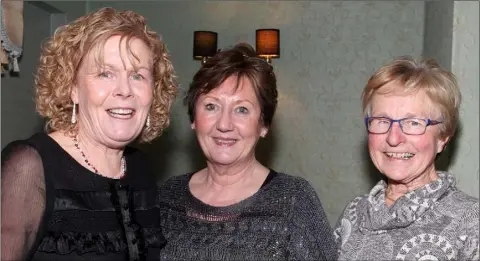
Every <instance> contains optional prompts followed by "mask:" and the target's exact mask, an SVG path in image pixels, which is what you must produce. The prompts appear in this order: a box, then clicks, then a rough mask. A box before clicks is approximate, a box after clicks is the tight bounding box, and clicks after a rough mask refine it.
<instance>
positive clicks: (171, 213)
mask: <svg viewBox="0 0 480 261" xmlns="http://www.w3.org/2000/svg"><path fill="white" fill-rule="evenodd" d="M191 176H192V174H185V175H181V176H177V177H173V178H170V179H169V180H168V181H166V182H165V183H164V184H163V185H162V186H161V187H160V189H159V207H160V214H161V219H160V220H161V226H162V231H163V233H164V236H165V237H166V239H167V245H166V246H165V248H163V249H162V250H161V255H160V256H161V260H255V261H257V260H334V259H335V257H336V248H335V244H334V240H333V236H332V234H330V233H331V232H332V230H331V228H330V225H329V223H328V221H327V218H326V216H325V213H324V210H323V208H322V205H321V203H320V200H319V199H318V197H317V194H316V193H315V191H314V189H313V188H312V186H311V185H310V184H309V183H308V182H307V181H306V180H304V179H302V178H299V177H293V176H290V175H286V174H282V173H277V172H274V171H271V172H270V174H269V176H268V177H267V182H265V183H264V184H263V186H262V187H261V188H260V189H259V190H258V191H257V192H256V193H255V194H254V195H252V196H251V197H249V198H247V199H245V200H242V201H240V202H239V203H236V204H234V205H230V206H226V207H214V206H210V205H207V204H205V203H203V202H202V201H200V200H199V199H197V198H196V197H194V196H193V195H192V194H191V192H190V190H189V186H188V183H189V180H190V178H191Z"/></svg>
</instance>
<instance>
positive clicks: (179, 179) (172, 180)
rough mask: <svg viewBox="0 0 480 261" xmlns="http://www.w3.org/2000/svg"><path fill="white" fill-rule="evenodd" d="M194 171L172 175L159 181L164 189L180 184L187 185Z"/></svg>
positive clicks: (173, 187)
mask: <svg viewBox="0 0 480 261" xmlns="http://www.w3.org/2000/svg"><path fill="white" fill-rule="evenodd" d="M192 174H193V173H190V172H189V173H184V174H180V175H175V176H171V177H169V178H167V179H165V180H163V181H160V182H159V183H158V186H159V187H160V188H162V189H175V188H178V187H180V186H182V187H183V186H185V185H187V184H188V180H189V179H190V177H191V176H192Z"/></svg>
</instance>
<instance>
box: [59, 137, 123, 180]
mask: <svg viewBox="0 0 480 261" xmlns="http://www.w3.org/2000/svg"><path fill="white" fill-rule="evenodd" d="M65 136H66V137H68V138H69V139H70V144H73V146H74V151H73V153H76V155H80V157H79V158H80V160H81V161H80V163H81V164H82V165H84V166H85V164H84V163H85V160H87V161H88V162H89V163H90V164H86V166H85V167H87V168H88V169H90V170H92V171H94V172H97V174H99V175H101V176H104V177H108V178H119V177H121V176H123V173H121V172H122V166H121V165H122V157H123V150H120V149H112V148H108V147H107V146H105V145H103V144H102V143H101V142H99V141H97V140H96V139H94V138H92V136H91V135H88V134H87V133H85V132H82V131H81V130H79V131H78V134H77V135H76V136H75V139H72V138H70V137H69V136H68V135H65ZM75 143H76V144H75ZM82 152H83V154H82Z"/></svg>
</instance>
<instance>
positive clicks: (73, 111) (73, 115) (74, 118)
mask: <svg viewBox="0 0 480 261" xmlns="http://www.w3.org/2000/svg"><path fill="white" fill-rule="evenodd" d="M76 105H77V104H76V103H73V109H72V124H75V123H77V106H76Z"/></svg>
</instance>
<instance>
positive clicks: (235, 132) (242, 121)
mask: <svg viewBox="0 0 480 261" xmlns="http://www.w3.org/2000/svg"><path fill="white" fill-rule="evenodd" d="M236 85H237V78H236V77H235V76H231V77H229V78H227V79H226V80H225V81H224V82H223V83H222V84H221V85H220V86H218V87H217V88H215V89H213V90H212V91H211V92H209V93H207V94H204V95H201V96H200V97H199V98H198V100H197V102H196V105H195V118H194V121H193V123H192V128H194V129H195V131H196V134H197V139H198V142H199V144H200V147H201V148H202V150H203V153H204V154H205V156H206V158H207V160H208V161H209V162H210V163H212V164H219V165H232V164H238V163H240V164H241V163H244V162H249V161H250V160H252V159H254V158H255V145H256V144H257V142H258V139H259V138H260V137H263V136H265V135H266V134H267V128H265V127H264V126H263V124H262V123H261V119H260V116H261V113H262V112H261V107H260V103H259V102H258V99H257V96H256V95H255V91H254V89H253V87H252V85H251V83H250V81H249V80H246V79H241V80H240V83H239V86H238V88H236Z"/></svg>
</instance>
